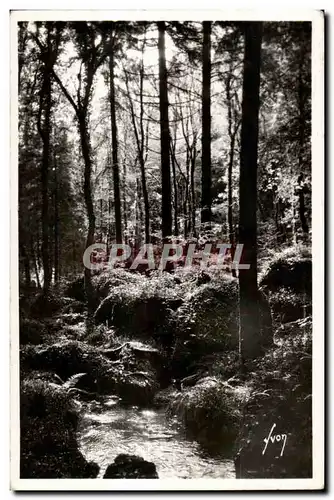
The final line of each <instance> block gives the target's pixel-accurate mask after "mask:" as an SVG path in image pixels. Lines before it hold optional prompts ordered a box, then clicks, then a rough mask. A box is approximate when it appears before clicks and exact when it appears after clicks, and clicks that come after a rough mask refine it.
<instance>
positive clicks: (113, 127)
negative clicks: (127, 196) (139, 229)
mask: <svg viewBox="0 0 334 500" xmlns="http://www.w3.org/2000/svg"><path fill="white" fill-rule="evenodd" d="M109 79H110V118H111V140H112V164H113V181H114V203H115V228H116V243H122V218H121V195H120V181H119V165H118V142H117V123H116V107H115V81H114V79H115V76H114V50H113V47H112V45H111V46H110V54H109Z"/></svg>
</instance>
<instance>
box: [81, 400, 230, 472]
mask: <svg viewBox="0 0 334 500" xmlns="http://www.w3.org/2000/svg"><path fill="white" fill-rule="evenodd" d="M78 442H79V446H80V449H81V451H82V453H83V454H84V456H85V457H86V459H87V460H88V461H94V462H95V463H97V464H98V465H99V466H100V472H99V476H98V478H102V477H103V475H104V472H105V470H106V468H107V466H108V465H109V464H110V463H112V462H113V461H114V459H115V458H116V456H117V455H119V454H120V453H127V454H130V455H139V456H141V457H143V458H144V459H145V460H148V461H150V462H154V464H155V465H156V468H157V472H158V475H159V479H194V478H229V479H234V478H235V468H234V463H233V461H232V460H231V459H226V458H220V457H219V458H217V457H210V456H208V455H206V454H205V453H204V452H203V451H202V450H201V448H200V446H199V445H198V443H196V442H195V441H190V440H188V439H186V437H185V436H184V432H183V431H182V428H181V425H180V423H179V422H178V421H177V420H176V419H175V420H173V419H170V418H168V419H167V418H166V415H165V412H164V410H162V409H142V408H138V407H124V406H121V405H120V404H119V403H118V401H116V400H114V399H110V400H109V401H106V402H104V403H103V404H102V403H95V402H94V403H92V404H91V405H90V407H88V408H87V410H86V412H85V413H84V415H83V417H82V419H81V421H80V424H79V429H78Z"/></svg>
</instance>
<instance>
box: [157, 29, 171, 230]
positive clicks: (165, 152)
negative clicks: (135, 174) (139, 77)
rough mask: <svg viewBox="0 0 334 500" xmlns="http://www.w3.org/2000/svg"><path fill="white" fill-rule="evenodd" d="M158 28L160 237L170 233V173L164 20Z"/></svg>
mask: <svg viewBox="0 0 334 500" xmlns="http://www.w3.org/2000/svg"><path fill="white" fill-rule="evenodd" d="M158 30H159V40H158V49H159V108H160V136H161V138H160V143H161V184H162V200H161V204H162V207H161V218H162V237H163V238H166V237H167V236H170V235H171V234H172V207H171V175H170V165H169V120H168V91H167V68H166V54H165V52H166V51H165V31H166V27H165V22H164V21H160V22H158Z"/></svg>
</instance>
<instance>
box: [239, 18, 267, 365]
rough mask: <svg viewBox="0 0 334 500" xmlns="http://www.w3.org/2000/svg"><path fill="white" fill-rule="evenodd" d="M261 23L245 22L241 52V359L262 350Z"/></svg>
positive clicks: (248, 357) (251, 356)
mask: <svg viewBox="0 0 334 500" xmlns="http://www.w3.org/2000/svg"><path fill="white" fill-rule="evenodd" d="M261 41H262V23H261V22H247V23H245V54H244V77H243V98H242V122H241V151H240V183H239V193H240V196H239V198H240V199H239V203H240V206H239V210H240V216H239V238H240V239H239V241H240V243H242V244H243V245H244V251H243V259H242V262H243V263H245V264H250V269H245V270H242V269H240V270H239V290H240V338H239V340H240V354H241V360H242V361H245V360H247V359H253V358H255V357H257V356H259V355H260V354H261V353H262V345H261V335H260V317H259V301H260V298H259V295H260V294H259V292H258V286H257V219H256V210H257V147H258V115H259V106H260V98H259V92H260V62H261Z"/></svg>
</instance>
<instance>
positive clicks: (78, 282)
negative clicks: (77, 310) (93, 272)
mask: <svg viewBox="0 0 334 500" xmlns="http://www.w3.org/2000/svg"><path fill="white" fill-rule="evenodd" d="M64 293H65V296H67V297H71V298H72V299H75V300H77V301H79V302H85V301H86V294H85V280H84V277H83V276H80V277H79V278H77V279H75V280H74V281H72V282H71V283H69V284H68V286H67V287H66V288H65V290H64Z"/></svg>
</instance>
